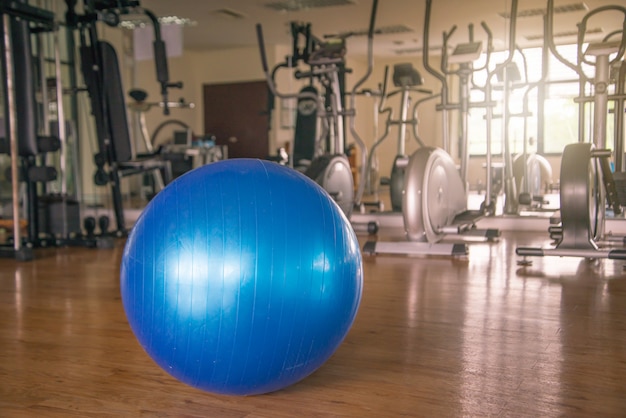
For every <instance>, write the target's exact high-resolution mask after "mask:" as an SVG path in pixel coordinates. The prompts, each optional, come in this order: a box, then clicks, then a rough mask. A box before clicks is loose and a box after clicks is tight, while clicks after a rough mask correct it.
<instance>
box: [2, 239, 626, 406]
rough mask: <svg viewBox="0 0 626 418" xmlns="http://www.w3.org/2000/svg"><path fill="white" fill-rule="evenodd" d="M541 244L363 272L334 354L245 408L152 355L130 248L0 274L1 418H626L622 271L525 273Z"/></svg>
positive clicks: (567, 268)
mask: <svg viewBox="0 0 626 418" xmlns="http://www.w3.org/2000/svg"><path fill="white" fill-rule="evenodd" d="M542 243H546V241H545V238H544V237H543V236H542V235H541V234H539V235H538V234H537V233H533V234H528V233H513V232H506V233H505V234H504V236H503V238H502V239H501V240H500V241H499V242H497V243H484V244H483V243H477V244H472V245H471V247H470V256H469V257H468V259H465V260H450V259H445V258H428V257H419V258H417V257H414V258H409V257H403V256H377V257H366V258H365V259H364V273H365V287H364V295H363V301H362V304H361V309H360V311H359V315H358V317H357V321H356V323H355V324H354V327H353V328H352V330H351V332H350V334H349V335H348V337H347V339H346V341H345V342H344V344H343V345H342V346H341V347H340V349H339V350H338V351H337V353H336V354H335V355H334V356H333V357H332V358H331V359H330V360H329V361H328V362H327V363H326V364H325V365H324V366H323V367H322V368H321V369H320V370H318V371H317V372H316V373H315V374H313V375H312V376H310V377H309V378H307V379H305V380H304V381H302V382H301V383H299V384H297V385H294V386H292V387H290V388H288V389H285V390H282V391H279V392H276V393H272V394H269V395H262V396H255V397H249V398H233V397H224V396H215V395H211V394H207V393H203V392H200V391H197V390H195V389H192V388H189V387H187V386H185V385H183V384H182V383H179V382H177V381H175V380H174V379H173V378H171V377H169V375H167V374H166V373H165V372H163V371H161V369H159V368H158V367H157V366H156V365H155V364H154V363H153V362H152V361H151V360H150V359H149V358H148V357H147V355H146V354H144V352H143V351H142V349H141V348H140V346H139V345H138V343H137V342H136V340H135V338H134V337H133V335H132V334H131V331H130V329H129V327H128V325H127V322H126V319H125V317H124V313H123V309H122V305H121V301H120V295H119V284H118V280H119V272H118V266H119V261H120V257H121V250H122V247H121V246H118V247H117V248H115V249H113V250H100V251H98V250H87V249H60V250H45V251H43V252H37V253H36V254H37V260H35V261H33V262H30V263H18V262H14V261H10V260H0V379H1V381H2V384H0V416H2V417H35V416H37V417H42V416H43V417H45V416H58V417H68V416H80V417H87V416H115V417H121V416H132V417H137V416H176V417H181V416H186V417H252V416H254V417H294V416H351V417H366V416H368V417H392V416H429V417H449V416H528V417H539V416H541V417H545V416H568V417H570V416H594V417H599V416H603V417H607V416H624V415H625V414H626V383H625V379H626V274H625V273H624V272H623V270H622V269H623V267H622V264H621V263H619V262H614V261H608V260H604V261H596V262H592V261H588V260H582V259H555V258H545V259H536V260H535V261H534V264H533V266H531V267H526V268H521V267H519V266H518V265H517V264H516V262H517V257H516V256H515V255H514V250H515V247H516V246H517V245H530V244H532V245H538V244H542ZM120 245H121V243H120Z"/></svg>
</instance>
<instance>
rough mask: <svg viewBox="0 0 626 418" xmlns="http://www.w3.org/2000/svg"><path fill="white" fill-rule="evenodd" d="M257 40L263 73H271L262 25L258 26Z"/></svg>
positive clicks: (258, 24)
mask: <svg viewBox="0 0 626 418" xmlns="http://www.w3.org/2000/svg"><path fill="white" fill-rule="evenodd" d="M256 39H257V41H258V43H259V52H260V53H261V65H262V66H263V72H265V73H269V67H268V65H267V55H266V52H265V41H264V40H263V27H262V26H261V24H260V23H257V24H256Z"/></svg>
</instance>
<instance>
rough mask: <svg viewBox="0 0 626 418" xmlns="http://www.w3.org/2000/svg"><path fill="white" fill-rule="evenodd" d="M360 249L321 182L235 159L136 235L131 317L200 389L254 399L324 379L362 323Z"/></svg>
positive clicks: (146, 219) (199, 179)
mask: <svg viewBox="0 0 626 418" xmlns="http://www.w3.org/2000/svg"><path fill="white" fill-rule="evenodd" d="M362 285H363V276H362V263H361V254H360V251H359V245H358V242H357V240H356V236H355V235H354V232H353V231H352V228H351V226H350V224H349V222H348V220H347V219H346V217H345V216H344V214H343V212H342V211H341V210H340V209H339V207H338V206H337V205H336V204H335V202H334V201H333V200H332V198H331V197H330V196H329V195H328V194H327V193H326V192H325V191H324V190H322V189H321V188H320V187H319V186H318V185H317V184H316V183H314V182H313V181H311V180H309V179H308V178H306V177H305V176H303V175H301V174H300V173H298V172H296V171H294V170H291V169H289V168H286V167H283V166H280V165H278V164H275V163H271V162H265V161H260V160H248V159H241V160H227V161H222V162H217V163H213V164H210V165H206V166H203V167H200V168H198V169H196V170H193V171H191V172H189V173H187V174H185V175H183V176H181V177H179V178H178V179H176V180H175V181H174V182H172V183H171V184H169V185H168V186H167V187H166V188H165V189H164V190H162V191H161V192H160V193H159V194H158V195H157V196H156V197H155V198H154V199H153V200H152V201H151V202H150V203H149V204H148V206H147V207H146V209H145V210H144V211H143V213H142V214H141V216H140V217H139V219H138V221H137V223H136V224H135V226H134V228H133V229H132V231H131V233H130V235H129V237H128V241H127V243H126V247H125V249H124V254H123V257H122V265H121V293H122V301H123V304H124V309H125V312H126V316H127V318H128V321H129V323H130V326H131V328H132V330H133V332H134V334H135V336H136V337H137V339H138V340H139V343H140V344H141V346H142V347H143V348H144V349H145V351H146V352H147V353H148V354H149V355H150V357H152V359H153V360H154V361H155V362H156V363H157V364H158V365H159V366H160V367H162V368H163V369H164V370H165V371H167V372H168V373H170V374H171V375H172V376H174V377H176V378H177V379H179V380H180V381H182V382H185V383H187V384H189V385H191V386H194V387H197V388H199V389H202V390H205V391H208V392H212V393H221V394H230V395H253V394H261V393H267V392H272V391H275V390H279V389H282V388H285V387H287V386H289V385H291V384H293V383H295V382H297V381H299V380H301V379H303V378H305V377H306V376H308V375H310V374H311V373H313V372H314V371H315V370H317V369H318V368H319V367H320V366H321V365H322V364H323V363H324V362H325V361H326V360H327V359H328V358H329V357H330V356H331V355H332V354H333V353H334V352H335V350H336V349H337V348H338V347H339V345H340V344H341V342H342V341H343V339H344V338H345V336H346V334H347V333H348V330H349V329H350V326H351V325H352V323H353V321H354V318H355V316H356V313H357V309H358V306H359V302H360V300H361V291H362Z"/></svg>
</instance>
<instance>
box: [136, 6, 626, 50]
mask: <svg viewBox="0 0 626 418" xmlns="http://www.w3.org/2000/svg"><path fill="white" fill-rule="evenodd" d="M301 1H310V0H283V1H282V3H285V4H287V5H294V4H297V3H298V2H301ZM318 1H320V2H322V3H324V2H326V1H328V0H318ZM342 1H343V2H345V3H349V4H344V5H338V6H326V7H319V8H309V9H305V10H301V11H277V10H274V9H272V8H269V7H267V6H266V5H267V4H269V3H277V2H278V1H276V0H228V1H227V0H203V1H200V0H142V5H143V6H144V7H145V8H149V9H151V10H153V11H154V12H155V13H156V14H157V15H159V16H167V15H177V16H180V17H186V18H190V19H192V20H194V21H195V22H197V23H196V24H195V25H194V26H189V27H185V29H184V46H185V48H188V49H196V50H207V49H225V48H237V47H247V46H255V45H256V35H255V25H256V23H261V24H262V25H263V30H264V33H265V38H266V39H265V41H266V43H267V44H284V45H290V35H289V30H288V28H289V26H288V24H289V22H290V21H302V22H310V23H311V24H312V29H313V32H314V33H315V34H316V35H318V36H321V35H324V34H336V33H345V32H349V31H365V30H366V29H367V26H368V22H369V14H370V8H371V5H372V1H371V0H342ZM425 4H426V2H425V0H380V1H379V4H378V13H377V17H376V27H377V28H379V29H380V28H387V29H390V28H393V27H396V28H405V30H406V32H403V33H388V34H380V35H376V36H375V39H374V42H375V54H376V55H377V56H380V55H384V56H394V55H404V54H409V55H414V54H418V53H420V51H421V47H422V40H423V33H422V32H423V27H424V12H425ZM575 4H578V5H584V6H585V7H586V8H587V9H588V10H592V9H595V8H597V7H600V6H604V5H609V4H613V5H619V6H623V7H626V0H608V1H607V0H584V2H582V1H579V0H555V7H556V8H559V7H562V6H570V5H575ZM510 7H511V1H510V0H434V1H433V6H432V19H431V27H430V29H431V30H430V34H431V35H430V36H431V41H430V45H431V47H436V46H440V45H441V42H442V41H441V39H442V33H443V31H448V30H450V28H451V26H452V25H457V26H458V29H457V31H456V33H455V35H454V36H453V37H452V38H451V41H450V43H451V45H454V44H456V43H460V42H467V40H468V29H467V28H468V24H470V23H474V24H475V26H476V27H475V34H476V35H475V36H476V38H483V37H484V32H483V29H482V28H481V26H480V22H481V21H485V22H486V23H487V25H488V26H489V27H490V29H491V30H492V31H493V34H494V47H495V48H496V49H505V48H506V47H507V34H508V25H509V23H510V22H509V19H507V18H504V17H502V16H501V15H500V14H501V13H507V12H508V11H509V9H510ZM545 7H546V0H520V1H519V6H518V10H519V12H520V13H522V12H523V13H524V14H526V13H527V12H528V11H529V10H532V9H539V10H541V11H542V10H544V9H545ZM585 13H587V11H586V10H583V11H574V12H567V13H559V14H556V15H555V19H554V25H555V28H554V32H555V33H566V32H572V31H574V32H575V31H576V30H577V27H576V23H577V22H579V21H580V20H581V19H582V17H583V15H584V14H585ZM624 18H625V17H624V16H623V15H620V14H619V13H616V12H612V13H602V14H600V15H597V17H594V18H592V19H590V21H589V23H588V26H587V27H588V29H593V30H594V31H597V33H596V34H594V35H589V39H598V38H602V37H603V36H604V35H606V34H607V33H609V32H611V31H613V30H616V29H620V28H621V27H622V23H623V20H624ZM542 22H543V18H542V16H541V15H538V16H534V17H520V18H518V20H517V40H516V42H517V44H518V45H520V46H531V45H540V44H541V40H540V39H541V36H542V33H543V29H542V25H543V23H542ZM575 39H576V38H575V36H571V35H570V36H564V37H559V38H557V39H556V41H557V43H567V42H574V41H575ZM365 41H366V37H365V36H360V37H359V36H357V37H353V38H351V39H350V40H349V43H348V53H351V54H363V53H364V52H365V51H366V42H365Z"/></svg>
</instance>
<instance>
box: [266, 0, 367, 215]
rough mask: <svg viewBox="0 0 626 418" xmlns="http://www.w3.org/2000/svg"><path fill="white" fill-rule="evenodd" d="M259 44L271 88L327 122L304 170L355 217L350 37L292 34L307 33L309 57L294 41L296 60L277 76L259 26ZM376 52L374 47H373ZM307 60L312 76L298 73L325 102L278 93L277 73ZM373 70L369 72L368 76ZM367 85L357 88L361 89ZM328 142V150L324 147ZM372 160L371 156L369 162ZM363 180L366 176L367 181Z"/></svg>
mask: <svg viewBox="0 0 626 418" xmlns="http://www.w3.org/2000/svg"><path fill="white" fill-rule="evenodd" d="M377 5H378V0H374V1H373V4H372V12H371V17H370V26H369V30H368V42H369V43H370V45H371V43H372V39H373V33H374V26H375V17H376V9H377ZM256 31H257V40H258V43H259V51H260V54H261V64H262V66H263V72H264V73H265V76H266V79H267V83H268V86H269V88H270V90H271V91H272V93H273V94H274V95H275V96H276V97H279V98H281V99H294V98H295V99H298V100H299V101H301V103H302V102H303V101H306V102H307V104H306V105H307V106H310V108H311V109H315V112H316V113H317V115H318V118H319V120H321V122H322V130H321V134H320V135H319V137H318V140H317V144H318V147H317V148H318V149H319V148H323V151H322V152H319V151H318V152H317V153H316V154H315V156H314V158H313V160H312V161H311V163H310V165H309V166H308V167H306V168H305V169H304V174H305V175H306V176H307V177H309V178H311V179H312V180H314V181H315V182H316V183H318V184H319V185H320V186H321V187H322V188H323V189H324V190H326V191H327V192H328V193H329V194H330V196H331V197H332V198H333V199H334V200H335V202H336V203H337V204H338V205H339V207H340V208H341V210H342V211H343V212H344V214H345V215H346V216H347V217H350V215H351V214H352V210H353V207H354V204H355V202H357V201H359V200H360V195H361V194H362V187H360V188H359V190H358V191H357V193H356V194H355V190H354V179H353V175H352V170H351V168H350V162H349V160H348V157H347V155H346V154H345V119H346V117H348V116H350V117H353V116H354V112H353V109H352V112H347V111H346V110H345V109H344V93H343V89H342V83H341V82H340V75H343V74H345V73H346V72H348V71H349V70H348V69H346V68H345V55H346V38H347V37H348V36H350V34H344V35H339V36H333V37H329V38H326V39H325V40H321V39H319V38H317V37H315V36H313V35H312V34H311V32H310V28H308V30H306V31H303V32H302V31H293V30H292V33H296V34H300V33H304V34H305V37H306V39H305V49H304V52H302V53H300V52H297V51H298V48H297V41H296V40H294V50H295V51H296V52H294V55H293V56H292V57H288V58H287V60H286V63H283V64H279V65H278V66H277V67H276V68H275V69H274V70H273V71H272V72H270V70H269V66H268V63H267V54H266V52H265V42H264V40H263V30H262V26H261V25H260V24H257V25H256ZM370 50H371V46H370ZM299 60H302V61H304V63H305V64H306V65H308V66H309V70H308V71H296V73H295V76H296V78H298V79H317V80H319V82H320V84H321V85H322V86H324V90H325V97H324V100H322V98H320V97H319V96H318V95H317V94H316V92H314V91H312V90H311V91H306V90H304V91H301V92H299V93H282V92H280V91H278V89H277V88H276V83H275V81H274V77H275V74H276V71H275V70H276V69H278V68H292V67H293V66H295V65H296V64H297V61H299ZM370 71H371V69H369V70H368V75H369V72H370ZM361 83H362V81H360V82H359V83H357V84H358V85H360V84H361ZM355 140H356V142H357V144H358V146H359V148H360V150H361V153H362V156H363V155H366V152H367V151H366V150H365V145H364V143H363V142H362V141H361V140H360V138H358V137H355ZM324 142H326V145H327V146H325V147H324V146H321V145H322V144H324ZM365 158H367V157H365ZM364 170H365V164H362V169H361V171H362V172H364ZM362 178H363V176H362Z"/></svg>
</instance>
